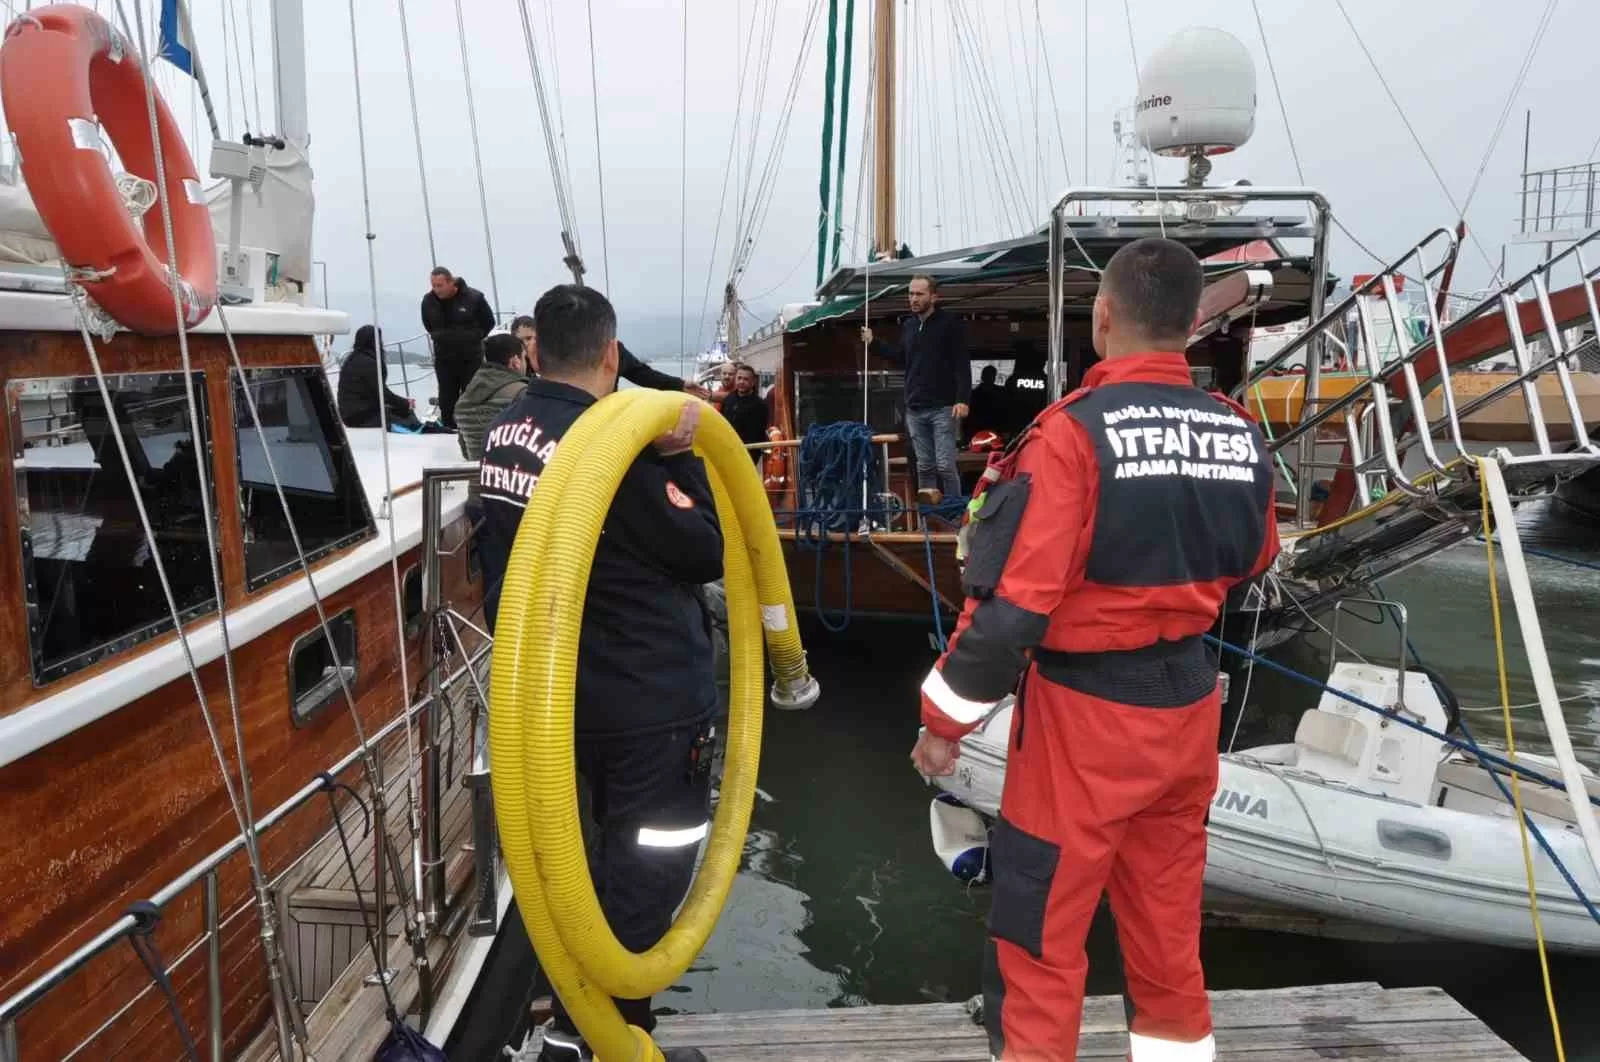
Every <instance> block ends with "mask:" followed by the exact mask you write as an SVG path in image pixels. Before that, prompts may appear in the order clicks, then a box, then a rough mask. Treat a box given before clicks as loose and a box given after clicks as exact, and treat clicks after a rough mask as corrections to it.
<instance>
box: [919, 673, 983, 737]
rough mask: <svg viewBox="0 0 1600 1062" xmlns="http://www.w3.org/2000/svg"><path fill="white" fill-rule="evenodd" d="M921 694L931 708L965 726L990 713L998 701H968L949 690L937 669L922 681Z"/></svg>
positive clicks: (942, 675) (947, 684)
mask: <svg viewBox="0 0 1600 1062" xmlns="http://www.w3.org/2000/svg"><path fill="white" fill-rule="evenodd" d="M922 693H923V695H924V696H926V697H927V698H928V700H930V701H932V702H933V706H934V707H935V708H937V709H939V711H941V712H943V713H944V714H945V715H947V716H949V717H950V718H951V719H953V720H955V721H956V722H957V723H960V724H961V725H962V726H966V725H968V724H970V723H976V722H977V721H978V720H980V719H982V718H983V717H984V716H986V715H988V714H989V713H990V712H992V711H994V709H995V706H996V705H997V704H999V703H1000V701H998V700H996V701H969V700H967V699H966V698H965V697H963V696H961V694H959V693H957V692H956V691H955V690H953V689H951V688H950V684H949V683H948V682H946V681H945V680H944V673H943V672H941V671H940V670H939V669H938V668H932V669H930V670H929V671H928V677H927V678H925V679H923V680H922Z"/></svg>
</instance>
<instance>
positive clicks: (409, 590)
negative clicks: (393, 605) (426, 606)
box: [400, 564, 422, 638]
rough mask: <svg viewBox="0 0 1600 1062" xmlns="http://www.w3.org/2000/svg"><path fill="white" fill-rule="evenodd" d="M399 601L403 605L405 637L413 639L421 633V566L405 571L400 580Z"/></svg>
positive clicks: (413, 566) (417, 565) (415, 565)
mask: <svg viewBox="0 0 1600 1062" xmlns="http://www.w3.org/2000/svg"><path fill="white" fill-rule="evenodd" d="M400 600H401V601H402V602H403V603H404V605H405V610H404V615H405V626H406V637H407V638H415V637H416V636H417V635H418V634H419V633H420V632H421V631H422V565H420V564H413V565H412V566H411V567H409V568H407V569H406V574H405V577H404V578H403V579H401V580H400Z"/></svg>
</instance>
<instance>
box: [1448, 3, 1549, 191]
mask: <svg viewBox="0 0 1600 1062" xmlns="http://www.w3.org/2000/svg"><path fill="white" fill-rule="evenodd" d="M1557 3H1559V0H1549V2H1548V3H1546V4H1545V7H1544V14H1543V16H1542V17H1541V18H1540V19H1539V24H1538V27H1537V28H1536V29H1535V30H1534V34H1533V40H1532V41H1530V42H1529V43H1528V51H1527V54H1525V55H1524V56H1523V57H1522V66H1521V67H1520V68H1518V70H1517V76H1516V77H1515V78H1514V79H1513V80H1512V82H1511V91H1510V92H1509V93H1507V94H1506V104H1505V106H1504V107H1502V108H1501V109H1500V120H1499V121H1497V122H1496V123H1495V126H1494V132H1493V133H1492V134H1490V136H1489V146H1488V147H1486V148H1484V150H1483V158H1482V159H1480V160H1479V162H1478V171H1477V172H1476V173H1474V174H1473V175H1472V185H1471V186H1470V187H1469V188H1468V189H1467V197H1466V198H1465V199H1464V200H1462V202H1461V216H1462V219H1463V220H1464V219H1465V217H1466V213H1467V211H1468V210H1469V209H1471V207H1472V200H1473V199H1474V197H1476V196H1477V194H1478V186H1479V184H1480V183H1481V182H1482V181H1483V174H1484V171H1485V170H1487V169H1488V167H1489V159H1490V158H1491V157H1492V156H1493V155H1494V149H1495V146H1496V145H1497V144H1499V143H1500V135H1501V134H1502V133H1504V132H1505V128H1506V122H1508V121H1509V120H1510V119H1511V108H1512V107H1513V106H1515V105H1516V102H1517V97H1518V96H1519V95H1521V94H1522V86H1523V83H1524V82H1525V81H1527V79H1528V73H1529V71H1531V70H1532V69H1533V60H1534V56H1536V55H1537V54H1538V52H1539V46H1540V45H1541V44H1543V43H1544V37H1545V34H1546V33H1548V32H1549V30H1550V23H1551V22H1552V21H1553V20H1554V18H1555V13H1556V5H1557Z"/></svg>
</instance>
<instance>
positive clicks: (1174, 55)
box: [1134, 26, 1256, 157]
mask: <svg viewBox="0 0 1600 1062" xmlns="http://www.w3.org/2000/svg"><path fill="white" fill-rule="evenodd" d="M1139 92H1140V95H1139V100H1138V102H1137V104H1136V105H1135V109H1134V130H1135V132H1136V133H1137V135H1138V137H1139V143H1141V144H1145V145H1147V146H1148V147H1149V149H1150V150H1151V151H1153V152H1155V153H1156V154H1158V155H1169V156H1179V157H1181V156H1193V155H1221V154H1224V153H1226V152H1229V151H1232V150H1234V149H1235V148H1237V147H1241V146H1243V145H1244V144H1245V142H1246V141H1248V140H1249V139H1250V134H1251V133H1253V132H1255V128H1256V66H1255V60H1254V59H1252V58H1251V56H1250V51H1249V49H1247V48H1246V47H1245V46H1244V45H1243V44H1241V43H1240V42H1239V38H1237V37H1235V36H1234V35H1233V34H1231V33H1226V32H1224V31H1223V30H1219V29H1211V28H1209V27H1204V26H1201V27H1195V28H1192V29H1185V30H1180V31H1179V32H1177V33H1175V34H1173V35H1172V36H1171V37H1170V38H1168V39H1167V42H1166V43H1165V44H1163V45H1162V46H1161V47H1160V48H1159V49H1157V50H1156V52H1155V53H1154V54H1153V55H1151V56H1150V58H1149V59H1148V60H1146V62H1145V64H1144V69H1143V70H1142V71H1140V75H1139Z"/></svg>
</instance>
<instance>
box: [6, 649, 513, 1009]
mask: <svg viewBox="0 0 1600 1062" xmlns="http://www.w3.org/2000/svg"><path fill="white" fill-rule="evenodd" d="M490 648H491V647H490V646H488V645H485V646H481V647H480V648H479V649H478V650H477V651H476V652H474V653H473V655H472V659H471V660H470V661H469V662H468V663H466V664H463V665H462V666H461V667H459V668H457V669H456V670H455V671H454V672H452V673H451V675H450V679H451V680H452V681H453V680H455V679H457V678H459V677H460V676H461V675H463V674H464V673H465V672H466V671H467V669H468V668H469V667H476V666H477V665H478V664H479V663H480V662H481V661H482V660H483V658H484V657H485V656H486V655H487V654H488V652H489V650H490ZM447 684H448V683H447ZM433 702H434V698H433V696H432V695H431V694H429V695H424V696H423V697H421V698H419V699H418V700H417V701H416V702H415V703H413V704H412V706H411V710H410V712H402V713H400V714H399V715H397V716H395V717H394V718H393V719H391V720H389V721H388V722H387V723H385V724H384V725H383V726H382V727H380V728H378V729H377V730H376V731H374V732H373V733H372V734H371V735H369V736H368V738H367V740H366V741H365V742H364V743H362V744H359V745H357V746H356V747H355V748H353V749H351V750H350V751H349V752H348V753H346V754H345V755H344V756H343V757H341V758H340V759H339V761H338V762H337V763H335V764H334V765H333V766H332V767H330V768H328V771H327V773H329V774H331V775H334V776H338V775H340V774H342V773H343V772H345V771H346V770H349V769H350V768H351V767H353V766H354V765H355V764H356V763H357V761H359V760H360V759H361V757H362V756H363V755H364V754H366V753H367V752H369V751H372V750H374V749H376V748H377V747H378V745H379V744H380V743H381V742H382V741H383V740H384V739H386V738H388V737H389V736H390V735H392V734H394V733H395V732H396V731H397V730H398V729H399V727H401V726H402V725H405V724H407V723H408V722H409V721H410V720H412V719H415V718H416V717H417V716H419V715H421V714H422V713H423V712H425V711H428V710H429V709H430V708H431V707H432V705H433ZM322 791H323V784H322V781H321V779H320V778H314V779H312V780H311V781H309V782H307V783H306V784H305V785H303V786H301V787H300V788H299V789H298V790H296V791H295V792H294V794H293V795H291V796H290V797H289V798H288V799H287V800H285V801H283V802H282V803H280V804H278V805H277V806H276V807H274V808H273V809H272V810H271V811H268V812H267V813H266V814H264V815H262V816H261V817H260V818H259V819H258V820H257V822H256V826H255V834H256V836H257V837H260V836H262V835H263V834H265V833H266V831H267V830H269V829H271V828H272V827H273V826H275V825H277V824H278V823H279V822H281V821H283V819H284V818H286V817H287V816H288V815H289V814H291V813H292V812H294V811H297V810H299V809H300V808H301V807H303V806H304V805H305V804H306V803H308V802H309V801H310V800H311V799H312V798H313V797H315V796H317V795H318V794H319V793H321V792H322ZM243 850H244V834H243V833H239V834H236V835H234V837H233V838H232V839H230V840H229V841H227V842H226V843H224V844H223V845H222V846H220V847H219V848H217V849H216V850H214V851H213V852H212V853H211V854H210V855H208V856H206V857H205V858H203V859H201V860H199V861H198V862H196V863H194V864H192V865H191V866H190V867H189V868H188V869H187V870H185V871H183V872H182V873H180V874H179V875H178V876H177V877H175V878H173V879H172V880H171V881H170V882H168V883H167V884H166V885H164V886H162V887H161V888H160V889H157V890H156V891H155V893H154V894H152V895H151V896H150V898H149V900H150V903H152V904H154V905H155V906H156V907H157V908H165V907H166V906H167V905H168V904H170V903H171V902H172V901H173V900H174V899H176V898H177V897H178V896H179V895H181V894H182V893H183V892H184V891H186V890H187V889H190V888H192V887H193V886H194V885H196V884H198V883H199V882H200V881H201V879H203V878H205V877H206V876H207V875H209V874H212V873H214V872H216V871H218V870H219V869H220V868H221V867H222V865H223V864H224V863H226V862H227V861H228V860H229V859H231V858H233V857H234V856H235V855H237V854H238V853H240V852H241V851H243ZM136 924H137V923H136V922H135V920H134V918H133V916H131V915H126V914H125V915H122V916H121V917H119V918H118V919H117V920H116V921H115V922H113V923H111V924H110V925H109V926H107V927H106V928H105V929H102V930H101V931H100V932H99V933H97V934H95V935H94V936H93V937H92V938H90V939H89V940H88V941H86V942H85V943H83V944H81V945H79V946H78V947H77V948H76V949H74V950H73V952H72V953H71V954H70V955H68V956H66V957H65V958H63V959H61V960H60V961H59V962H57V963H56V964H55V965H54V966H52V967H50V969H48V970H46V971H45V972H44V973H42V974H40V975H39V976H38V977H36V978H34V979H33V980H32V981H31V982H29V983H28V984H27V985H25V986H24V987H23V988H21V989H20V990H18V991H17V992H16V993H14V994H13V995H11V996H10V997H8V998H7V999H4V1000H0V1030H4V1029H6V1028H7V1027H8V1026H10V1025H11V1024H12V1023H13V1022H15V1021H16V1020H17V1019H18V1018H19V1017H21V1016H22V1015H23V1014H24V1013H26V1012H27V1011H28V1010H29V1009H30V1008H31V1007H33V1006H34V1004H36V1003H38V1002H39V1001H40V1000H41V999H43V998H44V997H45V996H46V995H47V994H48V993H49V992H50V991H51V990H52V989H54V988H55V987H57V986H58V985H60V984H61V983H62V982H63V981H65V980H66V979H67V978H68V977H70V976H71V975H72V974H73V973H75V972H77V971H78V970H79V969H81V968H82V967H83V966H85V965H87V964H88V963H89V962H90V961H92V960H93V959H94V958H96V957H97V956H99V955H100V954H101V953H102V952H104V951H106V950H107V949H108V948H110V947H111V946H112V945H113V944H116V943H117V942H118V941H120V940H121V939H122V938H123V937H124V936H126V935H127V934H128V933H129V932H130V931H131V930H132V929H133V928H134V927H135V925H136Z"/></svg>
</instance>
